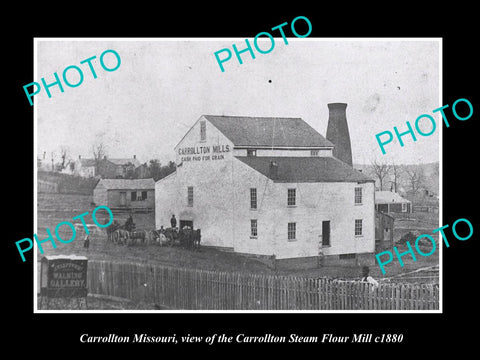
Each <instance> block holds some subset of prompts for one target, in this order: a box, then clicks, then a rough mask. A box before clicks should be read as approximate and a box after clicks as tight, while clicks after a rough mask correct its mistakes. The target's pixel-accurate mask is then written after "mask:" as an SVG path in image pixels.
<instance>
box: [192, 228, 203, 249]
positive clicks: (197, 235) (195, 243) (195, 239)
mask: <svg viewBox="0 0 480 360" xmlns="http://www.w3.org/2000/svg"><path fill="white" fill-rule="evenodd" d="M201 239H202V235H201V233H200V229H197V230H195V232H194V234H193V246H194V248H196V249H198V248H200V241H201Z"/></svg>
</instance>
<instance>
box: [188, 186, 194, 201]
mask: <svg viewBox="0 0 480 360" xmlns="http://www.w3.org/2000/svg"><path fill="white" fill-rule="evenodd" d="M187 193H188V194H187V201H188V206H193V186H189V187H188V188H187Z"/></svg>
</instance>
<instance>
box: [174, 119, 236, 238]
mask: <svg viewBox="0 0 480 360" xmlns="http://www.w3.org/2000/svg"><path fill="white" fill-rule="evenodd" d="M200 120H204V119H203V118H200ZM214 146H215V147H217V146H218V147H219V151H217V152H214ZM190 147H195V148H200V147H203V148H208V149H209V151H208V152H205V153H203V154H195V155H181V154H179V150H180V149H185V148H190ZM227 149H228V151H227ZM232 150H233V143H232V142H231V141H230V140H228V139H227V138H226V137H225V136H224V135H223V134H222V133H221V132H219V131H218V130H217V129H216V128H215V127H214V126H212V125H211V124H210V123H209V122H208V121H206V141H203V142H202V141H200V122H199V121H197V123H196V124H195V125H194V126H193V128H192V129H191V130H190V131H189V132H188V133H187V135H186V136H185V137H184V138H183V139H182V141H181V142H180V143H179V144H178V145H177V147H176V156H177V164H179V163H182V166H180V167H177V179H176V184H177V189H176V191H177V204H176V206H177V208H176V212H175V214H176V215H175V216H176V217H177V221H178V222H180V220H191V221H193V226H194V228H195V229H198V228H200V229H201V230H202V244H204V245H211V246H222V247H233V218H234V213H233V204H234V202H233V190H232V183H233V181H232V158H233V155H232ZM188 157H189V158H190V160H187V158H188ZM207 157H208V158H207ZM189 186H192V187H193V206H188V202H187V188H188V187H189Z"/></svg>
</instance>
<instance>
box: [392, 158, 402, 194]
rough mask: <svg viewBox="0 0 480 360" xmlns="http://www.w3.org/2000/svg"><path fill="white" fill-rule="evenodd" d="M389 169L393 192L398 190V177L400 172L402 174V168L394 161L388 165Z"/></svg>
mask: <svg viewBox="0 0 480 360" xmlns="http://www.w3.org/2000/svg"><path fill="white" fill-rule="evenodd" d="M390 168H391V170H392V178H393V180H392V184H393V190H394V191H395V192H398V185H399V182H400V177H401V174H402V168H401V167H400V166H398V165H397V164H395V163H392V165H391V166H390Z"/></svg>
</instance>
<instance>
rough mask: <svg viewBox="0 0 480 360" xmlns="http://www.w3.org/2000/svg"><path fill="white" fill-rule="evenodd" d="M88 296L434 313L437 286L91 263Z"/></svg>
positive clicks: (213, 305) (192, 305)
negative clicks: (432, 311)
mask: <svg viewBox="0 0 480 360" xmlns="http://www.w3.org/2000/svg"><path fill="white" fill-rule="evenodd" d="M87 281H88V289H89V292H90V293H93V294H101V295H109V296H115V297H121V298H126V299H131V300H134V301H143V302H145V303H155V304H158V305H163V306H167V307H168V308H171V309H179V310H180V309H188V310H436V309H438V308H439V287H438V285H437V284H398V283H396V284H395V283H380V285H379V286H378V287H377V288H374V287H373V286H372V285H370V284H368V283H365V282H359V281H340V280H333V279H326V278H321V279H310V278H300V277H291V276H276V275H255V274H241V273H227V272H220V271H207V270H196V269H183V268H174V267H168V266H160V265H149V264H135V263H113V262H109V261H97V260H89V262H88V279H87Z"/></svg>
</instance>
